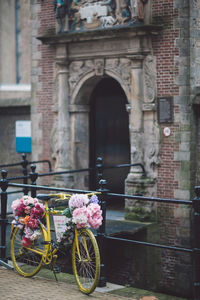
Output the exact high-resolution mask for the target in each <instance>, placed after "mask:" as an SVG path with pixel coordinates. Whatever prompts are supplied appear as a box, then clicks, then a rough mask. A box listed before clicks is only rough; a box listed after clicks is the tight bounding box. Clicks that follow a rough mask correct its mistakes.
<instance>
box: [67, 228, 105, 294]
mask: <svg viewBox="0 0 200 300" xmlns="http://www.w3.org/2000/svg"><path fill="white" fill-rule="evenodd" d="M72 267H73V272H74V276H75V279H76V282H77V284H78V286H79V288H80V290H81V292H83V293H84V294H90V293H92V292H93V291H94V290H95V288H96V286H97V285H98V281H99V276H100V255H99V248H98V245H97V242H96V239H95V237H94V235H93V233H92V232H91V231H90V230H89V229H87V228H82V229H79V230H78V247H77V245H76V241H75V239H74V243H73V247H72Z"/></svg>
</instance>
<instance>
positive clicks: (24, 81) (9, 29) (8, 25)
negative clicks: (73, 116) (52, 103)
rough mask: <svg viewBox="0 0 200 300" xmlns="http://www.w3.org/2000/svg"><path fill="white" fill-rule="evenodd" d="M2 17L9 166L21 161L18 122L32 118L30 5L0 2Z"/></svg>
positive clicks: (0, 78)
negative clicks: (17, 139)
mask: <svg viewBox="0 0 200 300" xmlns="http://www.w3.org/2000/svg"><path fill="white" fill-rule="evenodd" d="M0 15H1V18H0V19H1V20H0V126H1V133H0V138H1V146H0V152H1V159H0V164H5V163H15V162H16V161H19V160H20V159H21V154H20V153H17V152H16V134H15V124H16V121H22V120H25V121H30V119H31V117H30V110H31V109H30V106H31V72H30V70H31V60H30V58H31V43H30V15H31V13H30V3H29V2H28V1H24V0H18V1H12V0H11V1H0ZM16 171H17V170H14V169H12V171H11V170H10V171H9V174H10V175H11V174H12V173H13V174H14V173H16Z"/></svg>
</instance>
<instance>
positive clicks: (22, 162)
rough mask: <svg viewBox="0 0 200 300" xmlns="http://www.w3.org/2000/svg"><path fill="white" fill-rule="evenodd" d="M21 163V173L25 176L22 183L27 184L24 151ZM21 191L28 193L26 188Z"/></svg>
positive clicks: (26, 163) (26, 162)
mask: <svg viewBox="0 0 200 300" xmlns="http://www.w3.org/2000/svg"><path fill="white" fill-rule="evenodd" d="M21 165H22V172H23V175H24V176H25V178H24V179H23V184H27V183H28V171H27V166H28V160H27V159H26V154H25V153H23V154H22V161H21ZM23 193H24V195H28V189H27V188H24V189H23Z"/></svg>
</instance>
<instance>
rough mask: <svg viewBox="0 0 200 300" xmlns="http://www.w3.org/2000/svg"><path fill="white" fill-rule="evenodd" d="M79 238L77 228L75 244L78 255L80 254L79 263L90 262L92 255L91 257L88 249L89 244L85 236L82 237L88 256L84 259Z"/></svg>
mask: <svg viewBox="0 0 200 300" xmlns="http://www.w3.org/2000/svg"><path fill="white" fill-rule="evenodd" d="M78 236H79V233H78V230H77V228H75V244H76V249H77V253H78V259H79V262H86V261H90V260H91V259H90V255H89V252H88V247H87V242H86V239H85V236H82V241H83V245H84V249H85V252H86V254H87V258H82V257H81V254H80V248H79V241H78Z"/></svg>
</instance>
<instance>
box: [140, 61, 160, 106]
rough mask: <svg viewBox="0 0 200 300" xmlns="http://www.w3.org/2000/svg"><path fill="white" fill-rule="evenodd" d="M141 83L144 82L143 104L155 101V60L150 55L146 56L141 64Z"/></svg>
mask: <svg viewBox="0 0 200 300" xmlns="http://www.w3.org/2000/svg"><path fill="white" fill-rule="evenodd" d="M143 82H144V102H147V103H151V102H154V101H155V99H156V94H157V82H156V59H155V57H154V56H152V55H147V57H146V58H145V59H144V64H143Z"/></svg>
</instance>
